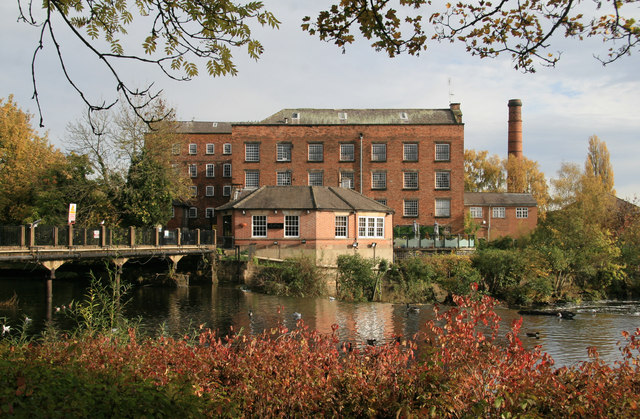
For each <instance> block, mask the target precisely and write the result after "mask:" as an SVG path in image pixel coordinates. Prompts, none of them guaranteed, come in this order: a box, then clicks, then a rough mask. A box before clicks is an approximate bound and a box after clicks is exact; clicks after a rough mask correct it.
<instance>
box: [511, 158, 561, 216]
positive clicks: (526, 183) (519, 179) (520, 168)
mask: <svg viewBox="0 0 640 419" xmlns="http://www.w3.org/2000/svg"><path fill="white" fill-rule="evenodd" d="M503 164H504V170H505V171H506V173H507V174H508V175H507V192H513V193H530V194H531V195H533V197H534V198H535V200H536V202H537V204H538V210H539V212H540V214H541V215H542V216H543V217H544V214H545V213H546V211H547V208H548V206H549V201H550V196H549V187H548V186H547V179H546V178H545V176H544V173H542V172H541V171H540V167H539V166H538V162H536V161H533V160H529V159H528V158H526V157H524V156H523V157H515V156H509V157H508V158H507V160H505V161H504V163H503Z"/></svg>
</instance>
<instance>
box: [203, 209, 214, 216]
mask: <svg viewBox="0 0 640 419" xmlns="http://www.w3.org/2000/svg"><path fill="white" fill-rule="evenodd" d="M213 214H214V210H213V208H205V210H204V218H213Z"/></svg>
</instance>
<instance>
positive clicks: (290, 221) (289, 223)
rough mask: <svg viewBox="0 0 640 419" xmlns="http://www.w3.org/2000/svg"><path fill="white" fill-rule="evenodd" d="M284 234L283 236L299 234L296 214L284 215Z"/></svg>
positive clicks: (298, 220) (298, 221)
mask: <svg viewBox="0 0 640 419" xmlns="http://www.w3.org/2000/svg"><path fill="white" fill-rule="evenodd" d="M284 236H285V237H298V236H300V217H299V216H298V215H285V216H284Z"/></svg>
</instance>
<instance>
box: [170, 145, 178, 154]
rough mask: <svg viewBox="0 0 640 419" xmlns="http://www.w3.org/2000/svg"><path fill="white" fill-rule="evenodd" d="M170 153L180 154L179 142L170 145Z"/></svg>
mask: <svg viewBox="0 0 640 419" xmlns="http://www.w3.org/2000/svg"><path fill="white" fill-rule="evenodd" d="M171 153H173V154H175V155H176V156H177V155H178V154H180V143H175V144H174V145H172V146H171Z"/></svg>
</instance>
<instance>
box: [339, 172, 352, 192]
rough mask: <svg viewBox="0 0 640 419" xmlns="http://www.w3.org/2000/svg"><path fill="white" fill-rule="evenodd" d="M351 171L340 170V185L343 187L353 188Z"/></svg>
mask: <svg viewBox="0 0 640 419" xmlns="http://www.w3.org/2000/svg"><path fill="white" fill-rule="evenodd" d="M353 184H354V173H353V172H340V186H341V187H343V188H349V189H353V188H354V186H353Z"/></svg>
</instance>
